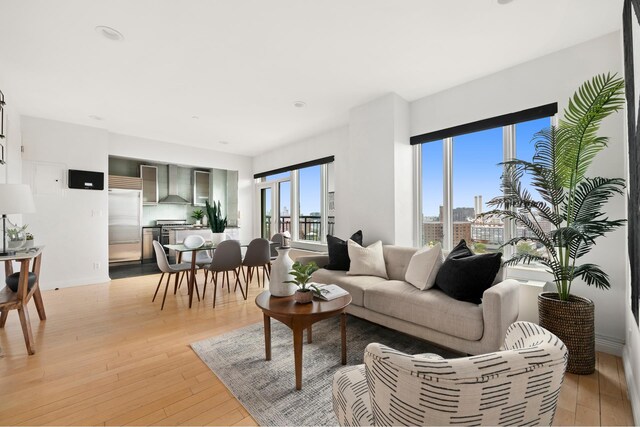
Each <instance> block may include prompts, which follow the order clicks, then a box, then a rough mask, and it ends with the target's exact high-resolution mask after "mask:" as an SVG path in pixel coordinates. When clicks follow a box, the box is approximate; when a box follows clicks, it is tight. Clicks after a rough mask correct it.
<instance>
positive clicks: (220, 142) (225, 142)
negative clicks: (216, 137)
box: [218, 141, 229, 145]
mask: <svg viewBox="0 0 640 427" xmlns="http://www.w3.org/2000/svg"><path fill="white" fill-rule="evenodd" d="M218 144H222V145H227V144H229V141H218Z"/></svg>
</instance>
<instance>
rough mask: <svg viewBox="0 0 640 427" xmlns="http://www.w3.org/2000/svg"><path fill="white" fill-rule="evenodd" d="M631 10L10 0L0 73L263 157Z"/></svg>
mask: <svg viewBox="0 0 640 427" xmlns="http://www.w3.org/2000/svg"><path fill="white" fill-rule="evenodd" d="M621 3H622V2H621V1H620V0H514V1H513V2H512V3H509V4H506V5H499V4H498V2H497V0H322V1H320V0H182V1H179V0H55V1H52V0H0V20H1V21H0V81H3V82H5V85H8V86H9V87H7V88H6V92H8V93H11V94H12V96H13V97H14V98H15V99H16V100H17V101H18V107H19V109H20V112H21V113H22V114H25V115H32V116H37V117H45V118H50V119H56V120H62V121H68V122H73V123H79V124H85V125H90V126H97V127H104V128H106V129H108V130H109V131H111V132H116V133H122V134H129V135H135V136H140V137H146V138H151V139H157V140H163V141H170V142H176V143H180V144H185V145H192V146H198V147H207V148H211V149H215V150H221V151H228V152H233V153H238V154H246V155H255V154H259V153H261V152H264V151H267V150H269V149H272V148H273V147H276V146H278V145H282V144H284V143H288V142H292V141H294V140H297V139H300V138H304V137H308V136H310V135H313V134H316V133H319V132H321V131H323V130H326V129H329V128H333V127H337V126H339V125H342V124H345V123H346V122H347V118H348V111H349V109H350V108H352V107H354V106H357V105H360V104H363V103H365V102H367V101H369V100H372V99H374V98H376V97H378V96H380V95H383V94H385V93H388V92H396V93H398V94H399V95H401V96H402V97H404V98H405V99H407V100H409V101H412V100H415V99H418V98H420V97H423V96H425V95H428V94H431V93H434V92H438V91H440V90H443V89H446V88H448V87H452V86H455V85H458V84H460V83H463V82H466V81H469V80H473V79H475V78H478V77H481V76H483V75H487V74H490V73H493V72H495V71H498V70H501V69H504V68H507V67H510V66H513V65H516V64H518V63H522V62H525V61H527V60H530V59H533V58H536V57H539V56H542V55H545V54H547V53H550V52H553V51H556V50H559V49H562V48H565V47H569V46H572V45H575V44H578V43H580V42H583V41H586V40H589V39H593V38H596V37H598V36H601V35H604V34H607V33H610V32H612V31H615V30H617V29H619V28H620V21H621ZM97 25H106V26H110V27H113V28H116V29H117V30H119V31H120V32H121V33H123V34H124V36H125V40H124V41H122V42H111V41H108V40H107V39H105V38H102V37H100V36H99V35H98V34H97V33H96V32H95V31H94V27H95V26H97ZM0 89H4V88H0ZM298 100H301V101H304V102H306V104H307V107H306V108H295V107H293V102H294V101H298ZM7 101H8V102H9V103H11V102H12V101H13V100H12V99H7ZM90 115H97V116H100V117H103V118H104V120H103V121H95V120H92V119H90V118H89V117H88V116H90ZM194 115H195V116H199V120H195V119H192V116H194ZM220 141H228V142H229V144H228V145H222V144H220Z"/></svg>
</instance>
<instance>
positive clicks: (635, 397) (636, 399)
mask: <svg viewBox="0 0 640 427" xmlns="http://www.w3.org/2000/svg"><path fill="white" fill-rule="evenodd" d="M630 357H631V356H630V355H629V346H626V345H625V346H624V351H623V353H622V364H623V365H624V377H625V379H626V381H627V394H628V395H629V401H630V402H631V412H632V413H633V421H634V424H635V425H640V395H639V394H638V384H637V383H636V380H635V378H634V376H633V369H632V368H631V363H629V358H630Z"/></svg>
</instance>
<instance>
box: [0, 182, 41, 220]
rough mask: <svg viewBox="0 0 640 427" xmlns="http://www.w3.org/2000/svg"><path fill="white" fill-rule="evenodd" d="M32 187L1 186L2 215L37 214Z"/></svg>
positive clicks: (17, 185) (22, 185)
mask: <svg viewBox="0 0 640 427" xmlns="http://www.w3.org/2000/svg"><path fill="white" fill-rule="evenodd" d="M35 211H36V207H35V205H34V204H33V196H32V195H31V187H29V186H28V185H27V184H0V214H22V213H31V212H35Z"/></svg>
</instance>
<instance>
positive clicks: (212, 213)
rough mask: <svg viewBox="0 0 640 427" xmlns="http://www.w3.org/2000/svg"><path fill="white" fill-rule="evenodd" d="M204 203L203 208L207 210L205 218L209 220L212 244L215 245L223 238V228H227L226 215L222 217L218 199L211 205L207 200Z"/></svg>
mask: <svg viewBox="0 0 640 427" xmlns="http://www.w3.org/2000/svg"><path fill="white" fill-rule="evenodd" d="M204 203H205V210H206V211H207V219H208V220H209V227H210V228H211V232H212V233H213V236H212V240H213V244H215V245H217V244H218V243H220V242H221V241H223V240H224V229H225V228H227V217H226V216H225V217H224V218H223V217H222V209H221V207H220V200H218V201H217V202H213V205H210V204H209V202H208V201H205V202H204Z"/></svg>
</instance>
